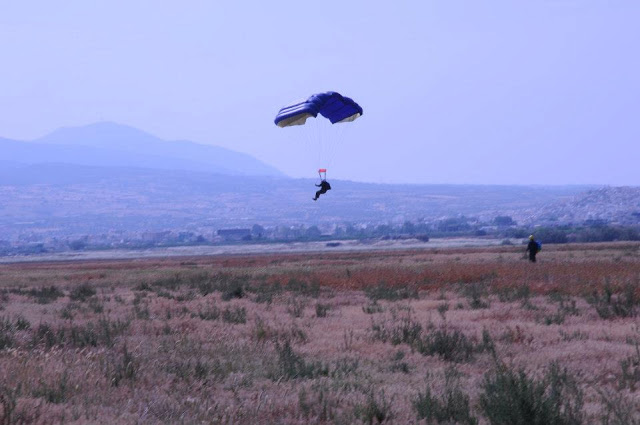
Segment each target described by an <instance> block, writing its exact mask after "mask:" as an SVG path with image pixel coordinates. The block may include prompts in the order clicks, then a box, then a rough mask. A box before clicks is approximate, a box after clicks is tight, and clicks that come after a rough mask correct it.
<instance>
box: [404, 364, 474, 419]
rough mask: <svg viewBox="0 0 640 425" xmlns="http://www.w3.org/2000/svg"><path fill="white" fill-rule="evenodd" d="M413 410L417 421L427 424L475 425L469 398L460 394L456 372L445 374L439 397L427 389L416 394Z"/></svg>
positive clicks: (449, 370)
mask: <svg viewBox="0 0 640 425" xmlns="http://www.w3.org/2000/svg"><path fill="white" fill-rule="evenodd" d="M412 404H413V408H414V410H415V411H416V414H417V416H418V420H420V419H426V420H427V423H438V424H451V423H455V424H468V425H476V424H477V423H478V419H476V418H475V417H474V416H473V415H472V414H471V407H470V404H469V396H468V395H467V394H465V393H464V392H462V390H461V389H460V385H459V382H458V379H457V371H455V370H451V369H448V370H447V371H446V372H445V387H444V392H443V394H442V395H441V396H440V397H437V396H436V395H435V394H433V393H432V391H431V389H430V388H429V387H427V388H426V390H425V392H424V393H418V396H417V397H416V398H415V399H414V400H413V403H412Z"/></svg>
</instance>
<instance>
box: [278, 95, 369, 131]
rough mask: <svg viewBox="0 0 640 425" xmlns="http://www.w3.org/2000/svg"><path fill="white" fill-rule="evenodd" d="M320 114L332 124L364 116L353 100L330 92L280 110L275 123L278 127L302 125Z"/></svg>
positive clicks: (312, 96)
mask: <svg viewBox="0 0 640 425" xmlns="http://www.w3.org/2000/svg"><path fill="white" fill-rule="evenodd" d="M318 114H321V115H322V116H323V117H325V118H327V119H328V120H329V121H331V124H335V123H339V122H350V121H353V120H355V119H356V118H358V117H360V116H361V115H362V108H361V107H360V105H358V104H357V103H356V102H354V101H353V100H352V99H350V98H348V97H344V96H342V95H341V94H340V93H336V92H333V91H328V92H326V93H318V94H312V95H311V96H310V97H309V99H307V100H304V101H302V102H297V103H294V104H291V105H288V106H285V107H284V108H282V109H280V112H278V115H276V119H275V123H276V125H277V126H278V127H289V126H292V125H302V124H304V123H305V122H306V121H307V118H309V117H314V118H315V117H317V116H318Z"/></svg>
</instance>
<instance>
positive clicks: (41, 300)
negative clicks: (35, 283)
mask: <svg viewBox="0 0 640 425" xmlns="http://www.w3.org/2000/svg"><path fill="white" fill-rule="evenodd" d="M12 292H15V293H17V294H20V295H27V296H29V297H33V298H35V299H36V302H37V303H38V304H49V303H52V302H54V301H55V300H57V299H58V298H60V297H64V292H62V291H61V290H60V289H58V288H57V287H56V286H55V285H51V286H44V287H42V288H31V289H29V290H28V291H25V290H22V289H16V290H13V291H12Z"/></svg>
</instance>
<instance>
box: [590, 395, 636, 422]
mask: <svg viewBox="0 0 640 425" xmlns="http://www.w3.org/2000/svg"><path fill="white" fill-rule="evenodd" d="M598 392H599V393H600V396H601V397H602V403H603V404H604V406H605V411H604V413H603V415H602V425H640V412H639V411H638V406H637V405H636V403H634V402H633V401H629V400H627V399H626V398H625V397H624V395H622V394H619V393H616V394H609V395H605V394H604V393H602V392H600V391H598Z"/></svg>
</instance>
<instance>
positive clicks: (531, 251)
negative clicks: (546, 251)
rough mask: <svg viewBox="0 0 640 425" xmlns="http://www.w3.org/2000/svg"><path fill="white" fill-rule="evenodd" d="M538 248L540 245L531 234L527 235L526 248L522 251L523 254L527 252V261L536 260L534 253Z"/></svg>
mask: <svg viewBox="0 0 640 425" xmlns="http://www.w3.org/2000/svg"><path fill="white" fill-rule="evenodd" d="M539 250H540V245H538V242H536V240H535V238H534V237H533V235H531V236H529V243H528V244H527V250H526V251H525V252H524V253H525V254H526V253H527V252H528V253H529V261H531V262H532V263H535V262H536V254H537V253H538V251H539Z"/></svg>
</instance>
